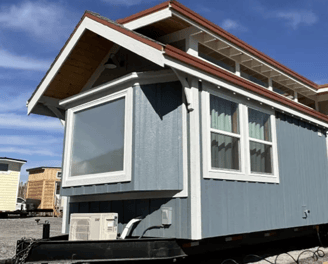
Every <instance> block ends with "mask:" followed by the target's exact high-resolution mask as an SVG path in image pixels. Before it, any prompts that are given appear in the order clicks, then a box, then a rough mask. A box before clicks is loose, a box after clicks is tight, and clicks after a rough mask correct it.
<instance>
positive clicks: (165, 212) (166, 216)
mask: <svg viewBox="0 0 328 264" xmlns="http://www.w3.org/2000/svg"><path fill="white" fill-rule="evenodd" d="M162 225H172V207H162Z"/></svg>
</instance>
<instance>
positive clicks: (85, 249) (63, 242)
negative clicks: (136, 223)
mask: <svg viewBox="0 0 328 264" xmlns="http://www.w3.org/2000/svg"><path fill="white" fill-rule="evenodd" d="M180 245H181V243H179V242H178V240H177V239H173V238H172V239H162V238H141V239H137V238H135V239H124V240H123V239H122V240H120V239H117V240H97V241H90V240H89V241H68V237H67V236H59V237H52V238H50V239H47V240H37V241H35V242H34V243H33V245H32V246H31V245H30V243H29V242H28V241H26V242H24V241H18V242H17V253H19V252H22V251H24V250H26V249H28V248H29V247H30V249H28V250H29V252H28V254H27V257H26V259H25V260H24V261H25V263H38V262H39V263H60V262H65V263H92V262H110V261H136V260H164V259H176V258H182V257H186V256H187V255H186V254H185V252H184V251H183V250H182V247H181V246H180Z"/></svg>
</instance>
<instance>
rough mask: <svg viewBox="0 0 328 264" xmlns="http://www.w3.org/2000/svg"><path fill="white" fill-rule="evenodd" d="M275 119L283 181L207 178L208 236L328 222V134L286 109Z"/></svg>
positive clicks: (204, 199) (204, 187) (205, 212)
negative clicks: (306, 212) (307, 213)
mask: <svg viewBox="0 0 328 264" xmlns="http://www.w3.org/2000/svg"><path fill="white" fill-rule="evenodd" d="M276 121H277V143H278V159H279V177H280V183H279V184H269V183H256V182H238V181H226V180H214V179H203V180H202V183H201V189H202V234H203V237H204V238H206V237H213V236H223V235H231V234H240V233H249V232H256V231H264V230H272V229H282V228H290V227H296V226H306V225H315V224H322V223H327V222H328V212H327V210H323V208H325V207H326V204H327V202H328V193H327V188H328V181H327V171H328V166H327V148H326V137H325V136H324V135H323V136H319V135H318V130H317V128H316V127H315V126H313V125H310V124H308V123H305V122H302V121H300V120H297V119H295V118H292V117H290V116H286V115H284V114H281V113H276ZM305 209H308V210H310V214H309V215H308V217H307V218H306V219H304V218H303V215H304V214H303V211H304V210H305Z"/></svg>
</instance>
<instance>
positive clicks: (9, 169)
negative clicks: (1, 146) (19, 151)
mask: <svg viewBox="0 0 328 264" xmlns="http://www.w3.org/2000/svg"><path fill="white" fill-rule="evenodd" d="M25 163H26V160H20V159H12V158H7V157H0V212H6V211H15V210H16V202H17V194H18V186H19V180H20V170H21V167H22V166H23V165H24V164H25Z"/></svg>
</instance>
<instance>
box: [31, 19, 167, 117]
mask: <svg viewBox="0 0 328 264" xmlns="http://www.w3.org/2000/svg"><path fill="white" fill-rule="evenodd" d="M86 29H88V30H90V31H92V32H94V33H96V34H98V35H99V36H102V37H104V38H105V39H108V40H110V41H112V42H114V43H116V44H118V45H120V46H122V47H124V48H126V49H128V50H131V51H133V52H134V53H136V54H138V55H140V56H142V57H144V58H146V59H148V60H150V61H152V62H153V63H155V64H158V65H160V66H162V67H163V66H164V57H163V53H162V51H160V50H157V49H155V48H153V47H151V46H149V45H147V44H144V43H142V42H140V41H138V40H135V39H134V38H132V37H129V36H127V35H125V34H123V33H121V32H118V31H116V30H114V29H112V28H110V27H107V26H105V25H103V24H101V23H99V22H96V21H94V20H92V19H90V18H88V17H85V18H84V19H83V21H82V22H81V24H80V26H79V27H78V29H77V30H76V31H75V33H74V34H73V36H72V38H71V39H70V41H69V42H68V44H67V45H66V47H65V48H64V50H63V52H62V53H61V54H60V56H59V57H58V59H57V61H56V62H55V63H54V65H53V66H52V67H51V68H50V71H49V73H47V74H46V77H45V79H44V80H43V81H42V83H41V84H40V86H39V88H38V89H37V91H36V93H35V94H34V95H33V97H32V98H31V100H30V102H28V105H27V110H28V111H27V113H28V114H30V113H31V112H32V110H33V108H34V107H35V105H36V104H37V102H38V101H39V99H40V97H41V96H42V95H43V94H44V92H45V91H46V89H47V88H48V85H49V84H50V82H51V81H52V79H53V78H54V76H55V75H56V73H57V71H58V70H59V69H60V67H61V66H62V65H63V63H64V62H65V60H66V58H67V57H68V56H69V54H70V53H71V51H72V50H73V48H74V46H75V45H76V43H77V42H78V40H79V38H80V37H81V35H82V34H83V32H84V30H86Z"/></svg>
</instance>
